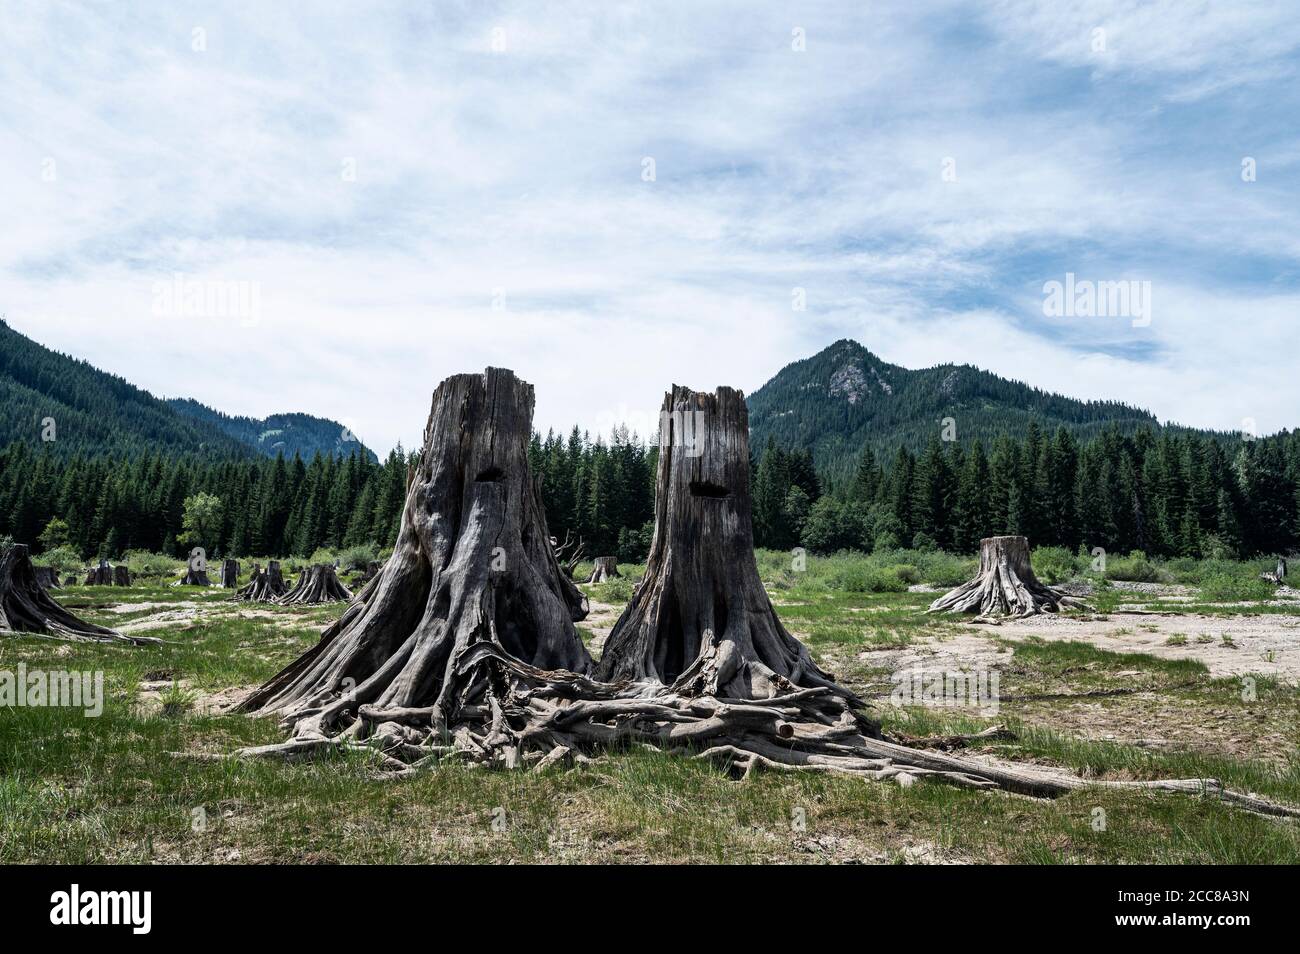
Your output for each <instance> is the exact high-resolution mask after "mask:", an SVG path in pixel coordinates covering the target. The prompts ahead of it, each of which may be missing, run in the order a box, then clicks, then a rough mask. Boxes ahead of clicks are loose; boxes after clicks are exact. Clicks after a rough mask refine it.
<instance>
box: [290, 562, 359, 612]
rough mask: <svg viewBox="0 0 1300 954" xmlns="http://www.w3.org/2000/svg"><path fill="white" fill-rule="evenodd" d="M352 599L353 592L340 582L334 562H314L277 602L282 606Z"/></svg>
mask: <svg viewBox="0 0 1300 954" xmlns="http://www.w3.org/2000/svg"><path fill="white" fill-rule="evenodd" d="M350 599H352V594H351V593H350V592H348V589H347V587H345V586H344V585H343V584H342V583H340V582H339V578H338V574H337V573H336V572H335V571H334V565H333V564H332V563H313V564H312V565H311V566H309V567H307V568H306V569H305V570H303V571H302V573H301V574H300V575H299V576H298V582H297V583H295V584H294V586H293V589H291V590H290V591H289V592H288V593H285V594H284V595H283V596H281V597H280V598H279V599H277V600H276V602H277V603H279V604H280V605H281V606H308V605H314V604H317V603H345V602H347V601H348V600H350Z"/></svg>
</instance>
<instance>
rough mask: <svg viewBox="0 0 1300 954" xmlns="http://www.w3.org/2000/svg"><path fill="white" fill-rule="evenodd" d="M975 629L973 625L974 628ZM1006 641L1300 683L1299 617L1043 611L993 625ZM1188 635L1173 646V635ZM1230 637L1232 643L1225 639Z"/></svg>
mask: <svg viewBox="0 0 1300 954" xmlns="http://www.w3.org/2000/svg"><path fill="white" fill-rule="evenodd" d="M971 628H974V627H971ZM990 635H997V636H1000V637H1002V638H1003V639H1012V640H1015V639H1024V638H1026V637H1030V636H1035V637H1038V638H1040V639H1047V640H1068V639H1073V640H1079V641H1081V642H1086V643H1091V644H1092V645H1094V646H1096V647H1098V648H1099V649H1108V650H1110V651H1111V652H1120V653H1149V654H1150V655H1152V656H1155V657H1157V658H1159V659H1199V660H1200V661H1201V662H1203V663H1205V665H1206V666H1207V667H1208V668H1209V670H1210V675H1211V676H1214V677H1216V678H1218V677H1225V676H1240V675H1245V674H1247V673H1260V674H1264V675H1269V676H1276V677H1277V678H1279V679H1281V680H1283V681H1285V682H1289V683H1293V684H1295V683H1300V615H1297V616H1291V615H1280V614H1268V615H1259V616H1203V615H1200V614H1194V613H1188V614H1179V615H1177V616H1147V615H1136V616H1128V615H1125V614H1124V613H1111V614H1110V616H1109V618H1108V619H1106V620H1098V619H1075V618H1071V617H1068V616H1053V615H1051V614H1044V615H1042V616H1032V617H1030V618H1029V619H1023V620H1013V621H1011V622H1006V623H1003V624H1002V625H1001V626H996V627H993V632H992V633H991V634H990ZM1179 635H1181V636H1184V637H1186V643H1184V644H1182V645H1173V646H1171V645H1169V642H1168V640H1169V639H1170V637H1175V641H1176V642H1177V636H1179ZM1225 636H1226V637H1227V641H1225V640H1224V637H1225Z"/></svg>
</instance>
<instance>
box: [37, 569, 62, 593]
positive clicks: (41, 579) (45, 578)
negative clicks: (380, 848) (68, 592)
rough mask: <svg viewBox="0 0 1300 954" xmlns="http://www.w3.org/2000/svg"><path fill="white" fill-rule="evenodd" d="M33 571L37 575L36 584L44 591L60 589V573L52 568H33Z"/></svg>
mask: <svg viewBox="0 0 1300 954" xmlns="http://www.w3.org/2000/svg"><path fill="white" fill-rule="evenodd" d="M32 570H33V571H34V572H35V573H36V582H37V583H39V584H40V585H41V589H43V590H57V589H59V571H58V570H56V569H55V568H54V567H52V566H33V567H32Z"/></svg>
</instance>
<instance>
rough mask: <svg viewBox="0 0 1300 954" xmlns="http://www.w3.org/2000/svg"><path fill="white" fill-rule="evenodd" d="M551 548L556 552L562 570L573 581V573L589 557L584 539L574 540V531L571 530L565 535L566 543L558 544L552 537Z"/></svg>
mask: <svg viewBox="0 0 1300 954" xmlns="http://www.w3.org/2000/svg"><path fill="white" fill-rule="evenodd" d="M550 540H551V546H552V547H553V548H554V550H555V559H556V562H558V563H559V564H560V569H561V570H562V571H564V575H565V576H567V577H568V578H569V579H573V573H574V571H575V570H576V569H577V568H578V564H579V563H581V562H582V561H583V558H584V557H586V555H587V545H586V544H585V543H583V542H582V537H578V538H577V539H576V540H575V539H574V538H573V531H572V530H570V531H569V532H568V533H566V534H565V535H564V542H563V543H561V544H558V545H557V544H556V542H555V537H551V538H550Z"/></svg>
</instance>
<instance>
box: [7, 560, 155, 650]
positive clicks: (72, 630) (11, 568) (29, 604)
mask: <svg viewBox="0 0 1300 954" xmlns="http://www.w3.org/2000/svg"><path fill="white" fill-rule="evenodd" d="M11 633H31V634H34V635H39V636H49V637H52V638H55V639H70V640H93V641H96V642H122V643H128V644H130V645H133V646H135V645H141V644H144V643H157V642H159V640H157V639H150V638H146V637H137V636H124V635H122V634H121V633H119V632H117V631H116V630H112V629H108V628H107V627H104V626H97V625H96V624H94V623H88V622H86V621H85V620H83V619H80V618H79V617H77V616H74V615H73V614H72V613H70V612H68V611H67V610H66V609H64V608H63V607H62V606H60V605H59V604H58V603H56V602H55V601H54V599H53V597H51V596H50V595H49V593H47V592H46V591H45V588H44V587H42V586H41V584H40V583H38V582H37V580H36V573H35V568H34V567H33V566H32V561H31V557H30V554H29V551H28V548H27V546H26V544H21V543H19V544H14V545H13V546H11V547H9V549H7V550H5V551H4V552H3V554H0V634H4V635H8V634H11Z"/></svg>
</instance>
